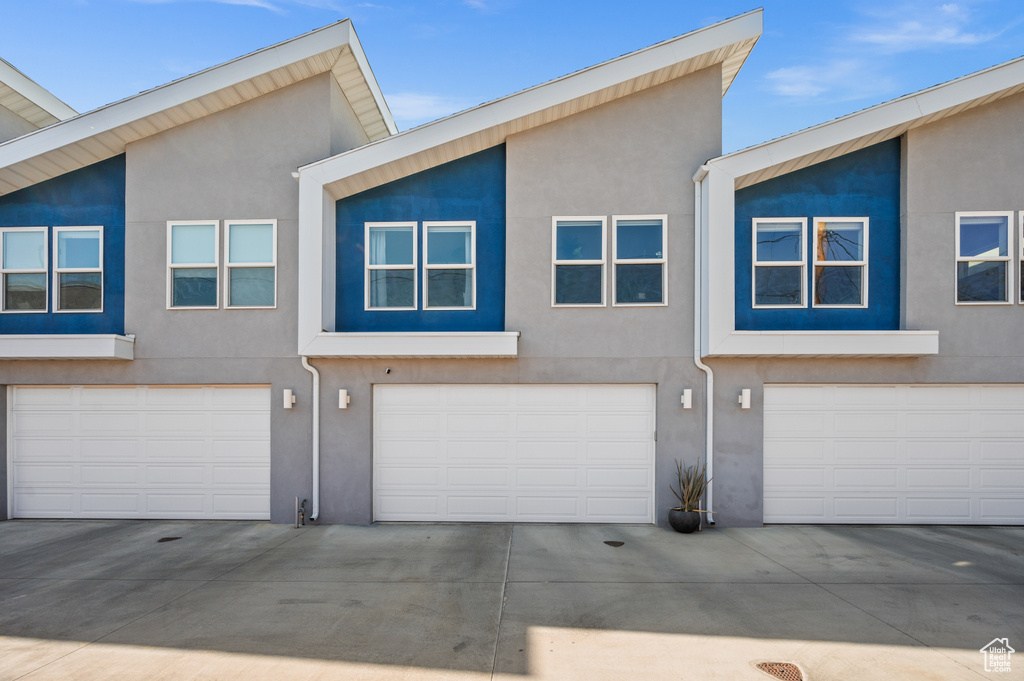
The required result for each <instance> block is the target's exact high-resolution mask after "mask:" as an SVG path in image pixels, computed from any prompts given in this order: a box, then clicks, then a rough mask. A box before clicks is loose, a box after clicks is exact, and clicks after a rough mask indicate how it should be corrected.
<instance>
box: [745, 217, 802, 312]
mask: <svg viewBox="0 0 1024 681" xmlns="http://www.w3.org/2000/svg"><path fill="white" fill-rule="evenodd" d="M793 222H799V223H800V260H799V261H797V260H768V261H765V262H760V261H759V260H758V259H757V226H758V225H759V224H780V223H793ZM750 244H751V266H750V305H751V307H752V308H753V309H755V310H800V309H804V310H805V309H807V300H808V297H807V218H754V219H753V220H752V221H751V225H750ZM758 266H761V267H799V268H800V303H799V304H798V305H758V304H757V268H758Z"/></svg>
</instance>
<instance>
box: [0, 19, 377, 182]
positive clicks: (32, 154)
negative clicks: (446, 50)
mask: <svg viewBox="0 0 1024 681" xmlns="http://www.w3.org/2000/svg"><path fill="white" fill-rule="evenodd" d="M352 43H354V44H355V51H354V50H353V46H352ZM361 57H362V50H361V48H359V46H358V41H357V40H356V38H355V34H354V32H352V31H351V29H350V24H349V22H347V21H345V22H339V23H337V24H333V25H332V26H328V27H326V28H323V29H319V30H317V31H314V32H312V33H309V34H306V35H305V36H300V37H299V38H295V39H293V40H291V41H287V42H285V43H281V44H279V45H275V46H273V47H269V48H265V49H264V50H260V51H259V52H254V53H252V54H250V55H247V56H244V57H240V58H239V59H236V60H234V61H231V62H227V63H226V64H222V65H220V66H215V67H213V68H211V69H207V70H206V71H201V72H199V73H197V74H193V75H191V76H187V77H185V78H182V79H180V80H177V81H174V82H172V83H168V84H167V85H163V86H160V87H158V88H155V89H153V90H148V91H146V92H143V93H140V94H138V95H135V96H133V97H129V98H128V99H125V100H122V101H120V102H117V103H114V104H110V105H107V106H105V107H102V108H100V109H96V110H94V111H91V112H88V113H85V114H80V115H78V116H76V117H74V118H71V119H69V120H66V121H62V122H59V123H54V124H53V125H50V126H49V127H47V128H44V129H42V130H37V131H35V132H31V133H28V134H27V135H23V136H21V137H18V138H16V139H14V140H10V141H8V142H6V143H4V144H0V195H3V194H7V193H10V192H13V191H16V190H18V189H22V188H24V187H28V186H30V185H33V184H36V183H38V182H43V181H45V180H48V179H51V178H53V177H57V176H58V175H62V174H64V173H68V172H71V171H73V170H77V169H79V168H83V167H85V166H88V165H91V164H93V163H97V162H99V161H103V160H105V159H108V158H111V157H113V156H117V155H119V154H122V153H124V151H125V148H126V147H127V145H128V144H130V143H132V142H135V141H138V140H140V139H143V138H145V137H149V136H150V135H154V134H157V133H159V132H162V131H164V130H167V129H169V128H173V127H175V126H178V125H183V124H185V123H188V122H190V121H194V120H197V119H199V118H203V117H204V116H209V115H211V114H214V113H217V112H219V111H223V110H225V109H228V108H231V107H233V106H237V105H238V104H242V103H244V102H247V101H249V100H252V99H255V98H257V97H260V96H262V95H265V94H268V93H270V92H273V91H275V90H278V89H281V88H284V87H287V86H289V85H292V84H293V83H297V82H299V81H302V80H305V79H307V78H311V77H313V76H316V75H318V74H321V73H328V72H330V73H332V74H333V75H334V77H335V78H337V80H338V82H339V85H341V87H342V90H343V92H344V93H345V96H346V97H347V98H348V99H349V102H350V104H351V105H352V107H353V109H354V110H355V112H356V116H357V117H358V119H359V122H360V124H361V125H362V126H363V128H364V130H365V131H366V134H367V136H369V137H370V138H371V139H380V138H382V137H386V136H387V135H390V134H391V133H392V131H393V130H394V122H393V121H392V120H391V115H390V113H388V112H387V107H386V105H385V104H384V103H383V98H382V97H379V90H377V89H376V83H375V82H373V75H372V73H369V72H368V68H367V69H365V70H364V68H363V65H362V64H361V63H360V62H361V61H363V62H365V59H364V58H363V59H361Z"/></svg>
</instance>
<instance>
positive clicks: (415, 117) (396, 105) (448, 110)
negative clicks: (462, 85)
mask: <svg viewBox="0 0 1024 681" xmlns="http://www.w3.org/2000/svg"><path fill="white" fill-rule="evenodd" d="M473 104H474V102H471V101H469V100H467V99H465V98H461V97H448V96H445V95H430V94H423V93H418V92H399V93H397V94H394V95H389V96H388V107H389V108H390V109H391V115H393V116H394V117H395V120H396V121H398V122H400V123H402V124H403V125H402V127H405V128H408V127H412V126H415V125H420V124H421V123H428V122H430V121H433V120H436V119H438V118H442V117H444V116H447V115H449V114H453V113H455V112H457V111H462V110H463V109H466V108H469V107H470V106H472V105H473Z"/></svg>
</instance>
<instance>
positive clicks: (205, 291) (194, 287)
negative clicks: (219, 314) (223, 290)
mask: <svg viewBox="0 0 1024 681" xmlns="http://www.w3.org/2000/svg"><path fill="white" fill-rule="evenodd" d="M171 273H172V275H173V281H172V283H173V290H172V296H171V305H172V306H173V307H214V306H216V305H217V269H216V268H214V267H201V268H199V267H197V268H188V269H178V270H171Z"/></svg>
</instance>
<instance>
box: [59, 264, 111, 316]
mask: <svg viewBox="0 0 1024 681" xmlns="http://www.w3.org/2000/svg"><path fill="white" fill-rule="evenodd" d="M58 276H59V281H58V285H59V286H60V294H59V295H60V309H62V310H99V309H101V308H102V307H103V275H102V274H100V273H99V272H69V273H65V274H60V275H58Z"/></svg>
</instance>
